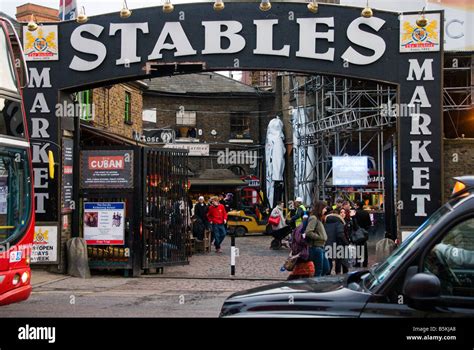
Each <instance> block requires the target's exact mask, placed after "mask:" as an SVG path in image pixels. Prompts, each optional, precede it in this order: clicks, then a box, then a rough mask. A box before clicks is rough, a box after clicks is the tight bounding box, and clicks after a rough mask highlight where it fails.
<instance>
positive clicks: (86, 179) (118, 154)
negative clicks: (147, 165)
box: [81, 150, 133, 188]
mask: <svg viewBox="0 0 474 350" xmlns="http://www.w3.org/2000/svg"><path fill="white" fill-rule="evenodd" d="M81 187H82V188H132V187H133V152H132V151H131V150H102V151H98V150H93V151H82V152H81Z"/></svg>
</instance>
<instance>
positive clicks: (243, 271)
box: [0, 236, 379, 318]
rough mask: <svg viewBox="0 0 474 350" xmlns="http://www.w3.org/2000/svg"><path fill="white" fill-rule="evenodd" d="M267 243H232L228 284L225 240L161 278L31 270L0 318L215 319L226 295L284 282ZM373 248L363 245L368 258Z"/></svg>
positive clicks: (278, 259) (277, 256) (281, 256)
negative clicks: (24, 290) (21, 293)
mask: <svg viewBox="0 0 474 350" xmlns="http://www.w3.org/2000/svg"><path fill="white" fill-rule="evenodd" d="M378 238H379V237H377V239H378ZM271 239H272V238H271V237H268V236H249V237H239V238H237V239H236V246H237V247H238V248H239V250H240V256H239V257H237V265H236V275H235V276H234V277H233V278H231V277H230V238H226V240H225V242H224V245H223V254H216V253H215V252H214V251H212V252H211V253H208V254H196V255H194V256H192V257H191V258H190V264H189V265H185V266H175V267H167V268H165V270H164V274H162V275H157V274H150V275H144V276H142V277H141V278H125V277H122V275H120V274H118V273H115V274H106V273H104V272H101V274H100V275H99V274H97V273H95V274H94V275H93V277H92V278H91V279H79V278H73V277H68V276H63V275H57V274H50V273H48V272H45V271H41V270H33V272H32V273H33V280H32V284H33V292H32V295H31V297H30V298H29V299H28V300H27V301H24V302H22V303H18V304H13V305H7V306H3V307H1V308H0V318H2V317H217V316H218V315H219V312H220V308H221V306H222V303H223V302H224V300H225V299H226V298H227V297H228V296H229V295H231V294H232V293H234V292H237V291H241V290H245V289H249V288H254V287H258V286H262V285H265V284H270V283H273V282H276V281H278V280H284V279H286V277H287V275H288V272H280V266H281V265H282V263H283V261H284V260H285V258H286V256H287V254H288V251H286V250H277V251H275V250H271V249H269V246H270V241H271ZM375 242H376V240H375V239H373V240H371V242H370V244H369V252H371V251H372V253H371V255H372V256H373V255H374V253H373V251H374V247H375ZM371 260H373V259H371Z"/></svg>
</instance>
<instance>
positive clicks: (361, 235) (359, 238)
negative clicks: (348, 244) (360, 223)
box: [351, 227, 369, 244]
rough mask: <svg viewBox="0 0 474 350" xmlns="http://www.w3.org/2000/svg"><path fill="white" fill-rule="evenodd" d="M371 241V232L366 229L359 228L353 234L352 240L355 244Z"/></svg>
mask: <svg viewBox="0 0 474 350" xmlns="http://www.w3.org/2000/svg"><path fill="white" fill-rule="evenodd" d="M368 239H369V232H367V230H366V229H364V228H362V227H359V228H358V229H357V230H356V231H353V232H352V235H351V240H352V242H353V243H354V244H363V243H365V242H367V240H368Z"/></svg>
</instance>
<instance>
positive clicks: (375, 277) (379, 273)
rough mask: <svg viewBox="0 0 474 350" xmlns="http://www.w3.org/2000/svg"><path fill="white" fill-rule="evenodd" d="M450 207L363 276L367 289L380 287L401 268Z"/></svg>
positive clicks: (440, 211) (445, 207)
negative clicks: (411, 252) (410, 253)
mask: <svg viewBox="0 0 474 350" xmlns="http://www.w3.org/2000/svg"><path fill="white" fill-rule="evenodd" d="M450 210H451V209H450V206H442V207H441V208H440V209H438V210H437V211H436V212H435V213H434V214H433V215H431V217H430V218H429V219H428V220H426V221H425V222H424V223H423V224H422V225H421V226H420V227H419V228H418V229H417V230H416V231H415V232H413V233H412V234H410V235H409V236H408V237H407V238H406V239H405V240H404V241H403V243H402V244H401V245H400V247H398V249H396V250H395V251H394V252H393V253H392V255H390V256H389V257H388V258H387V260H385V261H384V262H383V263H382V264H380V265H378V266H377V267H376V268H375V269H374V270H372V271H371V273H370V274H366V275H365V276H363V277H362V278H363V280H364V285H365V287H366V288H367V289H369V290H373V289H374V288H376V287H377V286H379V285H380V284H381V283H382V282H383V281H384V280H385V279H386V278H387V277H388V276H390V274H391V273H392V272H393V271H394V270H396V269H397V268H398V266H400V264H402V263H403V261H404V260H405V257H406V256H407V255H408V254H409V252H410V251H411V249H412V248H413V246H415V245H416V243H417V242H418V241H420V240H421V239H422V238H423V237H424V236H425V235H426V234H427V233H428V232H429V231H430V229H431V227H433V225H435V224H436V223H437V222H438V221H439V220H440V219H441V218H442V217H443V216H444V215H446V214H447V213H449V211H450Z"/></svg>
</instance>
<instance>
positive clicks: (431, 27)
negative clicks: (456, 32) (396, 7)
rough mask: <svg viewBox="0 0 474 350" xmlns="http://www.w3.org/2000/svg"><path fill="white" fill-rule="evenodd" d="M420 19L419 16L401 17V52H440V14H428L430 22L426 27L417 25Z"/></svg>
mask: <svg viewBox="0 0 474 350" xmlns="http://www.w3.org/2000/svg"><path fill="white" fill-rule="evenodd" d="M419 18H420V16H419V15H403V16H400V21H401V23H400V52H426V51H439V48H440V30H439V28H440V22H441V20H440V18H441V16H440V14H439V13H430V14H426V15H425V18H426V20H427V21H428V22H427V25H426V26H425V27H420V26H418V24H416V20H417V19H419Z"/></svg>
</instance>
